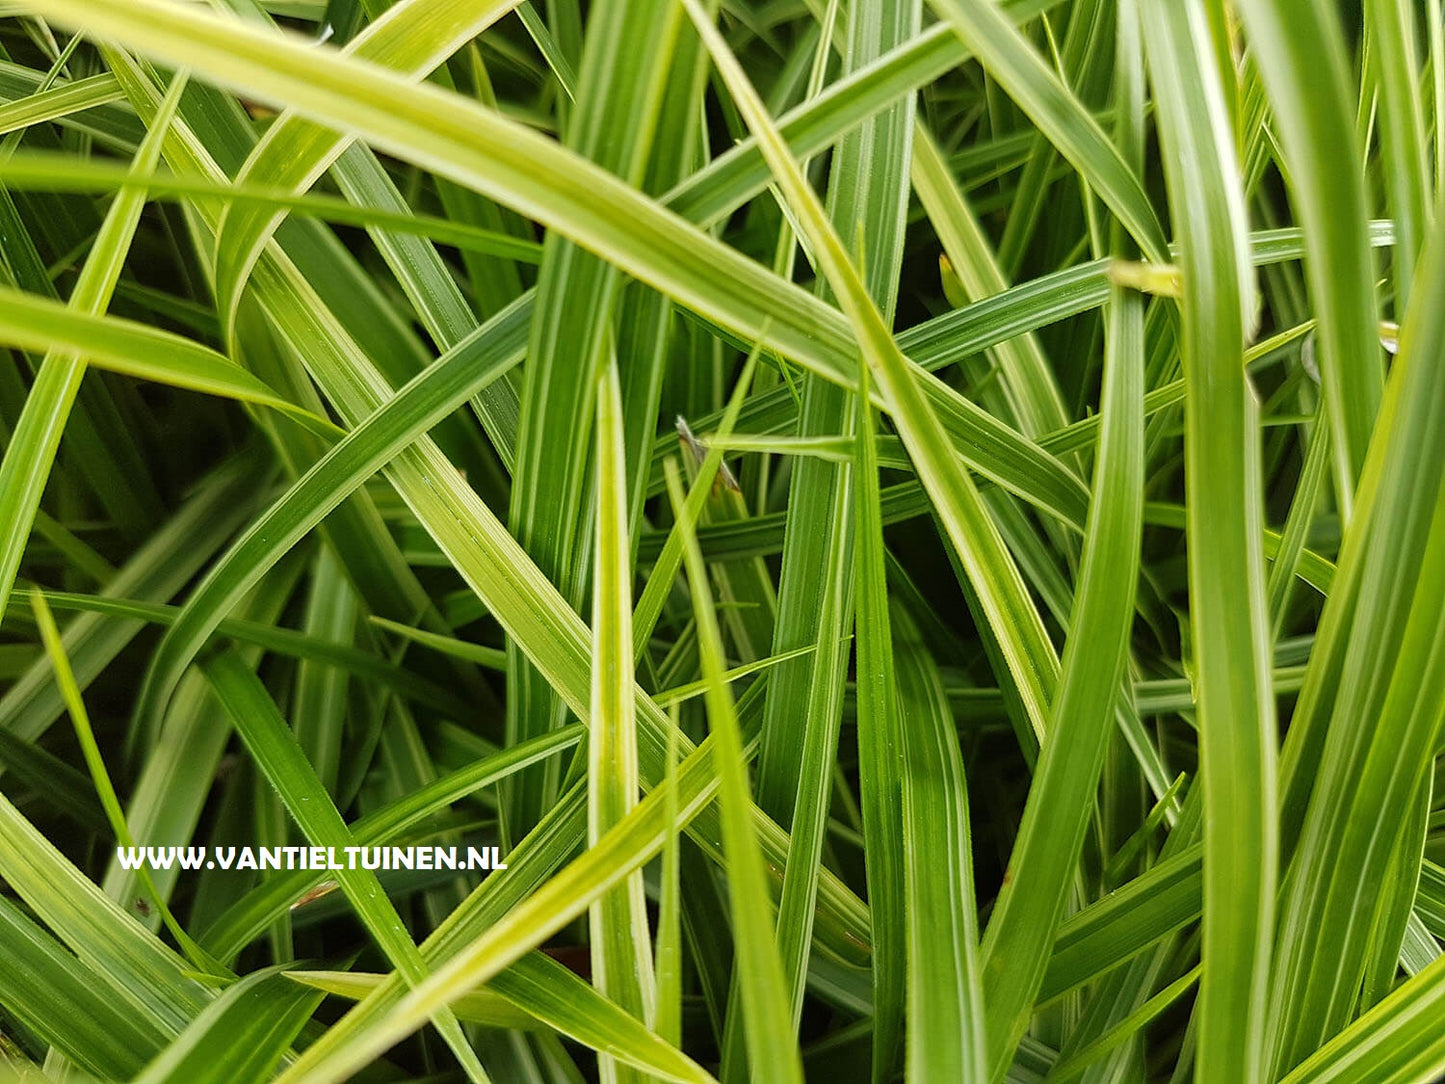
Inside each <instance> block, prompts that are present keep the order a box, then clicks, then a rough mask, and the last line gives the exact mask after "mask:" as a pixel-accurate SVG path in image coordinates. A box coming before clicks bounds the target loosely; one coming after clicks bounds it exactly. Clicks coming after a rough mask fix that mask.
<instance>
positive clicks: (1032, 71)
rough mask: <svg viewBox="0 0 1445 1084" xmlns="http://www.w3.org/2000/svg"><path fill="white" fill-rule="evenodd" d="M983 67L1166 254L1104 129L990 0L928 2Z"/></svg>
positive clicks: (1153, 247)
mask: <svg viewBox="0 0 1445 1084" xmlns="http://www.w3.org/2000/svg"><path fill="white" fill-rule="evenodd" d="M929 4H930V6H931V7H932V8H933V9H934V11H936V12H937V13H938V15H939V18H941V19H942V20H944V21H945V22H947V23H948V24H949V25H951V26H952V27H953V28H954V30H955V32H956V33H957V34H958V36H959V37H960V38H962V39H963V40H964V41H965V42H966V43H967V44H968V45H969V46H970V47H971V48H972V49H973V51H974V53H975V54H976V55H977V57H978V60H979V62H980V63H981V64H983V66H984V67H985V69H987V71H988V73H989V74H990V75H991V76H993V77H994V78H995V79H997V80H998V83H999V85H1000V86H1001V87H1003V88H1004V90H1005V91H1006V92H1007V93H1008V95H1009V97H1011V98H1013V100H1014V101H1015V102H1017V103H1018V105H1019V107H1020V108H1021V109H1022V110H1023V111H1024V112H1025V113H1026V114H1027V115H1028V117H1029V119H1030V120H1032V121H1033V122H1034V124H1035V125H1036V126H1037V127H1038V129H1039V130H1040V131H1041V132H1043V133H1044V135H1045V136H1046V137H1048V139H1049V142H1051V143H1052V144H1053V145H1054V146H1055V147H1057V148H1058V151H1059V153H1060V154H1062V155H1063V156H1064V157H1065V158H1067V159H1068V160H1069V162H1070V163H1071V164H1072V165H1073V166H1074V168H1075V169H1077V170H1078V171H1079V173H1080V174H1081V175H1082V176H1083V177H1084V179H1085V180H1086V181H1087V182H1088V184H1089V186H1090V187H1091V188H1093V189H1094V190H1095V191H1096V192H1098V193H1099V196H1100V198H1101V199H1102V200H1103V201H1104V202H1105V203H1106V204H1108V206H1109V209H1110V210H1111V211H1113V212H1114V214H1115V215H1116V216H1117V217H1118V219H1119V221H1120V222H1121V223H1122V224H1123V225H1124V228H1125V229H1127V230H1128V231H1129V234H1130V235H1131V236H1132V237H1133V238H1134V240H1135V241H1136V242H1137V243H1138V245H1139V247H1140V248H1141V249H1142V250H1143V252H1144V255H1145V256H1147V257H1148V258H1149V259H1150V260H1153V261H1154V262H1156V263H1162V262H1165V261H1166V260H1167V258H1168V257H1167V246H1166V244H1165V240H1164V231H1163V229H1162V228H1161V227H1160V225H1159V219H1158V218H1157V217H1156V216H1155V214H1154V209H1153V207H1152V206H1150V204H1149V200H1148V197H1147V196H1146V195H1145V193H1144V187H1143V185H1142V184H1141V183H1140V181H1139V178H1138V177H1137V176H1136V175H1135V173H1134V171H1133V170H1131V169H1130V168H1129V166H1128V163H1126V162H1125V161H1124V158H1123V156H1122V155H1120V153H1119V151H1118V148H1116V147H1115V146H1114V145H1113V144H1112V143H1110V142H1109V139H1108V137H1107V136H1106V135H1105V134H1104V131H1103V129H1101V128H1100V127H1099V124H1098V122H1097V121H1096V120H1094V118H1093V116H1092V115H1091V114H1090V113H1089V111H1088V110H1087V109H1085V108H1084V107H1083V105H1082V104H1080V102H1079V100H1078V99H1077V98H1076V97H1074V95H1073V93H1072V92H1071V91H1070V90H1069V88H1068V87H1067V86H1065V85H1064V82H1063V80H1061V79H1060V78H1059V77H1058V75H1056V74H1055V73H1054V71H1053V69H1051V68H1050V67H1049V66H1048V65H1047V64H1045V63H1044V61H1043V59H1042V58H1041V57H1040V56H1039V55H1038V54H1037V53H1036V52H1035V51H1034V49H1033V47H1032V46H1031V45H1029V44H1028V42H1027V41H1026V40H1025V38H1024V37H1023V35H1022V34H1020V33H1019V31H1018V30H1016V29H1015V28H1014V26H1013V25H1012V24H1011V23H1010V22H1009V20H1008V19H1006V18H1005V17H1004V16H1003V14H1002V13H1000V11H999V9H998V7H997V5H996V4H994V3H992V2H990V3H967V2H965V0H929Z"/></svg>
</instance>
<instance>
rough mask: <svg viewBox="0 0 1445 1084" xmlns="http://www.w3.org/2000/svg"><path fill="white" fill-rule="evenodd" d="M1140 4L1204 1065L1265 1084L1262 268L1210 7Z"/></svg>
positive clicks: (1269, 828)
mask: <svg viewBox="0 0 1445 1084" xmlns="http://www.w3.org/2000/svg"><path fill="white" fill-rule="evenodd" d="M1140 14H1141V18H1142V20H1143V25H1144V40H1145V44H1146V51H1147V54H1148V58H1149V67H1150V73H1151V77H1152V79H1153V85H1154V90H1155V102H1156V103H1157V108H1158V109H1159V122H1160V131H1161V144H1162V148H1163V152H1164V163H1165V179H1166V181H1167V183H1168V188H1169V197H1170V206H1171V208H1172V211H1173V218H1174V221H1175V223H1176V224H1177V228H1178V231H1179V239H1180V249H1181V251H1180V261H1179V263H1180V269H1181V271H1182V274H1183V280H1184V297H1183V300H1182V310H1183V330H1182V333H1181V337H1180V347H1181V353H1182V355H1183V363H1184V379H1185V386H1186V398H1185V477H1186V487H1187V491H1188V500H1187V513H1188V536H1189V538H1191V539H1194V540H1201V539H1205V538H1208V539H1209V544H1207V545H1205V544H1200V543H1199V542H1197V541H1196V543H1195V544H1194V545H1191V546H1190V547H1189V553H1188V561H1189V600H1190V610H1189V616H1190V624H1191V627H1192V629H1193V640H1194V666H1195V671H1196V688H1197V695H1198V699H1199V720H1200V726H1199V731H1200V743H1199V744H1200V760H1201V769H1202V771H1201V776H1202V779H1201V782H1202V785H1203V788H1204V796H1205V797H1204V922H1203V963H1204V974H1203V977H1202V979H1201V981H1200V994H1199V1005H1198V1007H1197V1010H1196V1011H1197V1013H1198V1025H1197V1026H1198V1034H1199V1042H1198V1055H1197V1056H1198V1074H1199V1079H1200V1080H1203V1081H1205V1082H1212V1081H1230V1082H1238V1081H1258V1080H1262V1079H1263V1078H1264V1077H1265V1076H1266V1075H1267V1068H1266V1062H1265V1058H1266V1051H1265V1029H1264V1026H1263V1010H1264V1004H1265V997H1266V993H1267V984H1268V973H1269V962H1270V953H1271V944H1270V942H1271V939H1272V937H1273V934H1274V917H1275V892H1276V889H1277V876H1278V874H1277V869H1276V866H1277V862H1278V850H1279V826H1278V819H1277V818H1278V811H1277V805H1276V798H1275V742H1276V740H1277V739H1276V735H1277V730H1276V722H1275V703H1274V695H1273V689H1272V688H1271V668H1270V663H1271V660H1270V651H1269V646H1268V635H1267V631H1266V630H1267V622H1268V614H1267V613H1266V611H1265V602H1264V582H1263V575H1264V570H1263V565H1264V558H1263V554H1262V552H1261V538H1262V536H1263V522H1262V520H1263V501H1262V498H1261V493H1260V486H1261V482H1260V458H1259V457H1260V451H1259V442H1260V438H1259V429H1258V404H1257V402H1256V400H1255V396H1254V391H1253V389H1252V388H1251V387H1250V385H1249V384H1248V381H1247V377H1246V375H1245V371H1244V365H1243V349H1244V338H1245V335H1246V333H1247V330H1248V326H1247V322H1248V320H1249V317H1248V316H1247V315H1246V314H1247V313H1248V312H1249V311H1250V307H1251V306H1250V302H1251V299H1252V297H1253V275H1252V270H1251V268H1250V266H1249V261H1248V259H1247V249H1246V246H1245V241H1244V224H1245V218H1244V206H1243V195H1242V192H1241V191H1240V188H1239V176H1238V170H1237V169H1236V168H1235V166H1234V153H1233V146H1232V140H1231V139H1230V137H1229V129H1228V124H1227V120H1226V116H1227V114H1226V111H1225V104H1224V98H1223V93H1222V90H1221V88H1220V85H1219V69H1218V66H1217V64H1216V63H1215V59H1214V57H1215V54H1214V51H1213V48H1212V47H1211V45H1210V31H1209V27H1208V22H1207V19H1206V17H1205V13H1204V11H1203V8H1202V5H1201V4H1199V3H1197V2H1194V0H1187V2H1184V3H1174V2H1164V0H1142V2H1141V3H1140Z"/></svg>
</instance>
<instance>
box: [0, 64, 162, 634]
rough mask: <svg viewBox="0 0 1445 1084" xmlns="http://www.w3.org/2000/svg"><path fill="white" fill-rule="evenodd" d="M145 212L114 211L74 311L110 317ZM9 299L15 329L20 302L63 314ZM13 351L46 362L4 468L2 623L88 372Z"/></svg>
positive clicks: (139, 166) (0, 501)
mask: <svg viewBox="0 0 1445 1084" xmlns="http://www.w3.org/2000/svg"><path fill="white" fill-rule="evenodd" d="M185 85H186V80H185V78H184V77H178V78H177V79H175V80H174V81H173V82H172V84H171V87H170V90H169V91H168V92H167V96H166V98H165V100H164V102H163V103H162V105H161V111H160V115H159V117H158V118H157V124H156V127H155V129H154V130H153V131H152V132H150V133H149V134H148V135H147V137H146V141H145V143H143V144H142V145H141V149H140V150H139V151H138V152H137V154H136V157H135V158H134V160H133V161H132V162H131V171H132V172H133V173H135V174H142V173H149V172H152V171H153V170H154V169H155V167H156V163H157V162H159V161H160V156H161V147H162V146H163V144H164V140H165V133H166V130H167V128H168V127H169V125H170V121H171V118H172V117H173V116H174V115H175V109H176V105H177V103H178V102H179V101H180V96H181V91H182V90H183V89H184V88H185ZM144 207H145V192H144V191H143V190H131V191H129V192H127V193H126V194H124V195H123V196H121V197H118V198H117V199H116V201H115V202H114V203H112V204H111V208H110V211H109V212H108V213H107V214H106V218H105V222H104V223H103V224H102V225H101V229H100V232H99V233H98V234H97V235H96V239H95V245H94V246H93V247H92V249H91V252H90V255H89V257H88V258H87V259H86V261H85V267H84V268H83V269H82V271H81V273H80V277H79V279H78V280H77V281H76V284H75V288H74V290H73V291H72V293H71V299H70V304H69V306H68V311H69V312H72V313H80V314H95V313H99V312H103V311H104V310H105V308H106V306H107V305H108V304H109V303H110V298H111V294H112V293H113V292H114V291H115V286H116V283H117V282H118V281H119V279H120V274H121V268H122V267H123V266H124V264H125V259H126V255H127V254H128V253H129V252H130V247H131V242H132V241H133V239H134V238H135V232H136V228H137V227H138V226H139V225H140V216H141V211H142V210H143V209H144ZM5 293H6V294H7V295H10V294H12V293H13V294H14V296H13V297H12V298H11V302H9V303H7V302H6V301H5V300H4V298H3V297H0V314H5V316H4V317H3V323H0V326H3V325H4V324H9V323H10V318H9V314H10V312H11V305H12V304H13V303H15V302H24V301H27V300H33V301H34V302H35V303H36V304H39V305H41V306H42V308H52V309H53V308H59V306H57V305H56V304H55V303H54V302H50V301H49V300H48V299H44V300H43V299H41V298H38V297H36V298H33V299H31V298H27V297H26V296H25V295H23V294H20V293H16V292H13V291H9V290H6V291H5ZM32 330H34V329H32ZM13 345H20V346H25V345H29V346H30V348H31V349H39V350H41V351H44V352H45V360H44V361H42V362H41V365H40V371H39V372H38V373H37V374H36V376H35V382H34V384H33V385H32V386H31V389H30V394H29V395H28V396H27V397H26V401H25V408H24V409H23V410H22V411H21V414H20V419H19V421H18V422H16V424H15V428H14V431H13V432H12V433H11V434H10V438H9V441H8V443H7V445H6V448H5V457H4V460H3V462H0V522H3V523H5V524H6V525H7V528H6V533H5V538H4V541H3V543H0V617H3V616H4V614H5V610H6V608H7V606H8V604H9V601H10V591H11V589H12V588H13V587H14V585H15V574H16V573H17V572H18V571H19V570H20V558H21V556H22V555H23V553H24V548H25V544H26V542H27V541H28V540H29V537H30V526H31V524H32V523H33V521H34V519H35V513H36V511H37V510H38V509H39V507H40V497H41V494H42V493H43V492H44V489H45V483H46V480H47V479H48V478H49V477H50V472H51V467H52V466H53V464H54V462H55V455H56V452H57V450H58V449H59V446H60V437H61V433H62V432H63V431H64V429H65V423H66V419H67V418H68V417H69V414H70V408H71V406H72V405H73V404H74V402H75V398H76V396H77V395H78V394H79V393H80V382H81V379H82V378H83V377H84V375H85V367H86V361H85V357H84V355H83V354H81V353H80V352H78V351H70V350H67V349H65V348H63V347H56V345H55V344H54V342H53V341H51V340H50V339H49V336H48V335H45V334H42V335H40V337H39V338H38V339H32V340H31V341H30V342H29V343H28V344H26V343H15V344H13Z"/></svg>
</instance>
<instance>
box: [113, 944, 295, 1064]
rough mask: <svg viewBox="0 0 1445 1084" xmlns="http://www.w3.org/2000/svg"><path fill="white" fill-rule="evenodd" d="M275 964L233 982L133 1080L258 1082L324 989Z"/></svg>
mask: <svg viewBox="0 0 1445 1084" xmlns="http://www.w3.org/2000/svg"><path fill="white" fill-rule="evenodd" d="M289 966H291V965H289V964H277V965H276V966H274V967H265V968H261V969H260V970H259V971H253V972H251V973H250V974H249V975H247V976H245V977H244V978H242V979H240V980H239V981H237V982H234V983H232V984H231V985H230V986H228V987H226V989H225V990H224V991H223V992H222V994H221V996H220V997H218V998H216V1000H215V1001H213V1002H211V1003H210V1004H209V1005H207V1006H206V1008H205V1009H204V1011H202V1012H201V1014H200V1015H199V1016H197V1017H196V1018H195V1020H193V1021H191V1024H190V1026H189V1027H187V1028H186V1030H185V1031H184V1032H182V1033H181V1034H180V1035H179V1036H178V1037H177V1038H176V1039H175V1040H174V1041H173V1042H172V1043H171V1044H170V1046H168V1047H166V1049H165V1051H164V1052H163V1053H161V1054H160V1055H159V1056H158V1057H157V1058H156V1059H155V1060H154V1061H153V1062H151V1063H150V1064H149V1065H147V1066H146V1068H145V1071H144V1072H142V1073H140V1074H139V1075H137V1076H136V1077H135V1082H136V1084H168V1082H174V1084H261V1082H262V1081H265V1080H269V1079H270V1078H271V1074H272V1072H274V1070H275V1068H276V1064H277V1062H279V1061H280V1060H281V1059H282V1058H283V1057H284V1056H285V1055H286V1051H287V1050H288V1049H289V1048H290V1046H291V1042H292V1040H293V1039H295V1038H296V1036H297V1035H298V1034H300V1032H301V1028H302V1027H303V1026H304V1025H305V1023H306V1021H307V1020H308V1019H310V1017H311V1014H312V1012H313V1011H315V1009H316V1006H317V1005H319V1004H320V1003H321V998H322V997H323V994H322V993H321V991H319V990H311V989H308V988H306V987H304V986H300V985H298V984H297V983H293V982H289V981H288V980H287V976H286V971H285V969H286V968H287V967H289Z"/></svg>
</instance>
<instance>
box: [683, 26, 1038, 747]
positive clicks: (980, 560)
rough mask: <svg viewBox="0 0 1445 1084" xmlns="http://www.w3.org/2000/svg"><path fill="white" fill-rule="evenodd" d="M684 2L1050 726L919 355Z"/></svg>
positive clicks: (1011, 583)
mask: <svg viewBox="0 0 1445 1084" xmlns="http://www.w3.org/2000/svg"><path fill="white" fill-rule="evenodd" d="M684 2H685V3H687V6H688V9H689V12H690V14H691V15H692V17H693V22H694V24H696V25H697V26H698V32H699V33H700V34H701V35H702V37H703V41H704V42H705V43H706V44H707V45H708V49H709V51H710V52H711V53H712V54H713V62H714V63H715V64H717V66H718V69H719V71H720V72H721V73H722V74H723V76H724V79H725V81H726V82H727V84H728V87H729V89H730V91H731V92H732V94H733V98H734V100H735V101H736V102H737V105H738V108H739V109H740V111H742V112H743V114H744V115H745V116H746V117H747V121H748V125H749V127H750V128H751V129H752V131H753V133H754V135H755V136H757V137H758V139H759V145H760V146H761V147H762V148H763V150H764V154H765V155H766V156H767V159H768V162H769V165H770V166H771V167H772V169H773V171H774V174H775V176H776V177H777V178H778V183H779V186H780V188H781V189H782V190H783V192H784V193H785V194H786V196H787V199H788V202H789V203H790V204H791V205H792V207H793V209H794V211H795V212H796V213H797V215H798V219H799V223H800V226H801V228H802V229H801V232H802V234H803V235H804V236H807V237H808V238H809V239H810V241H811V242H812V245H813V249H814V253H815V256H816V258H817V259H818V262H819V267H820V269H821V270H822V271H823V273H824V274H825V276H826V277H827V278H828V280H829V283H830V284H831V286H832V287H833V289H834V291H835V292H836V293H837V295H838V297H839V300H840V302H841V303H842V305H843V308H844V310H845V311H846V312H847V313H848V317H849V320H850V321H851V322H852V325H853V327H854V328H855V331H856V334H857V336H858V339H859V342H860V344H861V345H862V348H863V353H864V356H865V358H866V359H867V364H868V365H869V366H870V368H872V369H873V370H874V372H875V374H876V375H877V378H878V382H879V386H880V388H881V389H882V390H883V392H884V398H885V401H886V404H887V407H888V409H889V412H890V413H891V414H892V415H893V418H894V421H895V423H896V424H897V426H898V429H899V435H900V436H901V437H902V438H903V443H904V444H905V446H906V447H907V448H908V452H909V455H910V456H911V457H912V458H913V461H914V465H915V468H916V469H917V471H918V473H919V476H920V478H921V479H922V481H923V483H924V486H925V488H926V489H927V490H928V494H929V497H930V499H931V500H932V501H933V502H934V503H935V506H936V507H937V509H938V512H939V515H940V518H941V519H942V520H943V522H944V524H945V526H946V528H947V531H948V534H949V538H950V541H951V542H952V543H953V546H954V549H955V551H956V552H957V553H958V555H959V557H960V558H961V559H962V561H963V562H964V566H965V568H966V569H967V570H968V574H969V579H970V582H971V583H972V584H973V585H974V588H975V589H976V590H977V591H978V593H979V597H980V600H981V601H982V603H983V608H984V612H985V615H986V620H987V621H988V623H989V625H990V626H991V627H992V628H993V630H994V632H995V634H996V635H998V636H999V638H1000V642H1001V645H1002V647H1003V650H1004V654H1005V657H1006V658H1007V660H1008V665H1009V669H1010V671H1011V672H1012V673H1013V675H1014V677H1015V679H1016V681H1017V682H1018V685H1019V688H1020V692H1021V695H1022V697H1023V700H1024V703H1025V706H1026V708H1027V711H1028V715H1029V719H1030V720H1031V722H1032V723H1033V725H1034V728H1035V731H1036V733H1037V734H1038V735H1040V736H1042V735H1043V733H1044V728H1045V720H1046V719H1047V715H1048V704H1049V701H1050V699H1051V698H1052V695H1053V684H1054V681H1055V680H1056V678H1057V675H1058V660H1057V658H1056V657H1055V655H1054V653H1053V647H1052V645H1051V644H1050V643H1049V641H1048V637H1047V635H1046V634H1045V632H1044V628H1043V623H1042V621H1041V619H1040V618H1039V614H1038V610H1037V609H1036V608H1035V607H1034V605H1033V601H1032V600H1031V599H1030V598H1029V597H1028V595H1027V592H1026V590H1025V588H1024V585H1023V580H1022V577H1021V576H1020V575H1019V571H1018V568H1017V566H1016V565H1015V564H1014V562H1013V559H1012V558H1011V557H1010V555H1009V554H1008V552H1007V551H1006V550H1005V548H1004V546H1003V542H1002V539H1001V538H1000V537H999V533H998V528H997V527H996V526H995V525H994V523H993V520H992V519H991V518H990V517H989V515H988V513H987V511H986V510H985V509H984V507H983V503H982V501H981V499H980V498H979V494H978V489H977V487H976V486H975V485H974V483H973V481H972V479H971V478H969V476H968V475H967V473H966V472H964V471H962V470H960V469H958V464H957V462H956V461H954V460H953V457H952V456H951V455H949V454H948V453H947V451H945V449H946V448H947V447H948V439H947V437H946V436H944V434H943V431H942V427H941V426H940V424H939V421H938V415H937V414H936V413H935V412H934V410H933V408H932V406H931V404H930V403H929V402H928V400H927V399H926V398H925V396H924V392H923V388H922V386H921V385H920V383H919V382H918V381H917V379H916V377H915V376H914V373H915V372H917V371H918V370H917V367H916V366H912V365H910V363H909V362H908V360H907V359H905V358H904V357H903V355H902V354H901V353H900V352H899V349H898V346H897V344H896V343H895V342H894V340H893V336H892V335H891V334H890V333H889V332H888V329H887V328H886V327H885V326H884V324H883V320H882V316H881V314H880V313H879V311H878V308H877V306H876V305H874V304H873V301H872V299H871V298H870V297H869V296H868V293H867V291H866V289H865V288H864V286H863V283H862V281H861V280H860V279H859V277H858V273H857V271H856V270H855V269H854V268H853V266H852V264H851V263H850V262H849V259H848V256H847V254H846V253H845V252H844V251H843V248H842V244H841V242H840V241H839V239H838V235H837V233H836V232H835V231H834V230H833V229H832V227H831V225H830V224H829V222H828V219H827V216H826V215H825V214H824V211H823V208H822V206H821V204H820V203H819V201H818V197H817V196H816V195H815V194H814V193H813V191H812V189H810V188H809V187H808V185H807V182H806V180H805V179H804V178H803V177H802V175H801V174H800V172H799V171H798V167H797V163H796V162H794V161H793V160H792V158H791V157H790V155H789V152H788V149H787V147H786V145H784V144H783V142H782V140H781V139H780V138H779V136H778V133H777V129H776V128H775V127H774V126H773V123H772V121H771V120H770V119H769V117H768V115H767V113H766V111H765V110H764V109H763V107H762V103H761V102H760V101H759V100H758V99H757V95H756V92H755V91H753V89H752V87H751V85H750V84H749V83H748V82H747V77H746V75H744V74H743V72H742V70H741V68H740V67H739V66H738V64H737V61H736V59H735V58H734V57H733V56H732V54H731V53H730V52H728V50H727V47H726V45H725V43H724V42H723V41H722V40H721V38H720V37H719V36H718V34H717V31H716V30H715V28H713V27H712V25H711V23H709V22H706V20H705V19H703V17H702V13H701V12H700V11H698V10H697V8H696V5H695V4H692V3H689V2H688V0H684Z"/></svg>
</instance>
